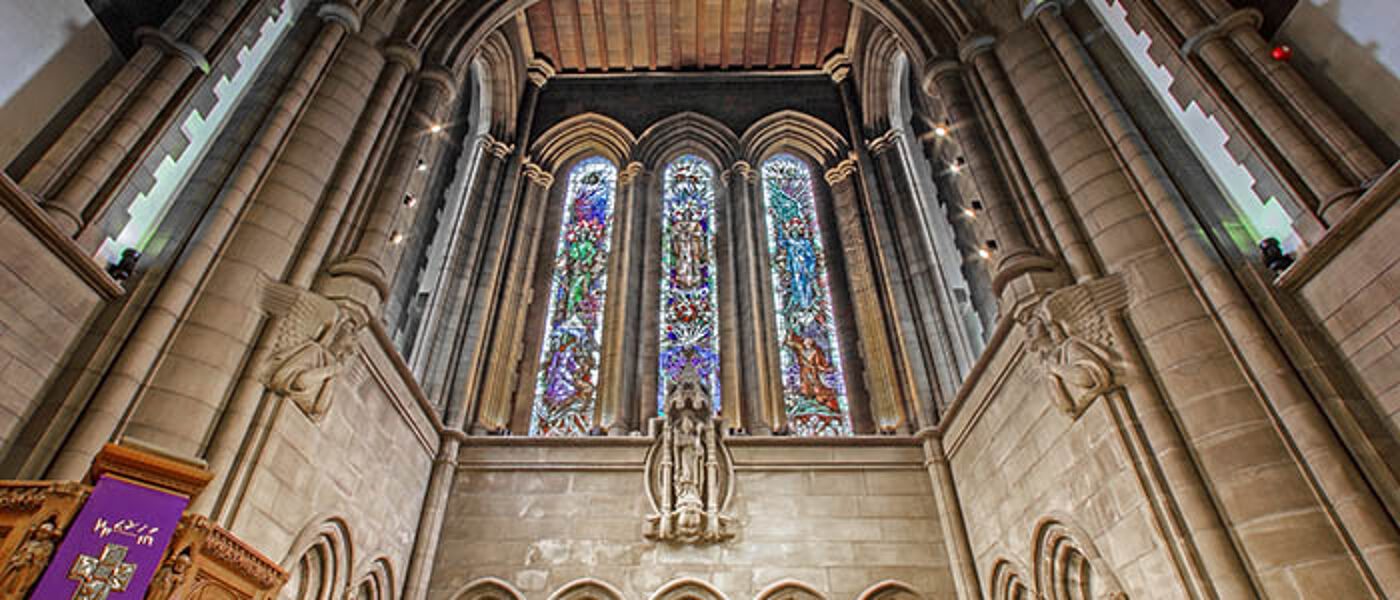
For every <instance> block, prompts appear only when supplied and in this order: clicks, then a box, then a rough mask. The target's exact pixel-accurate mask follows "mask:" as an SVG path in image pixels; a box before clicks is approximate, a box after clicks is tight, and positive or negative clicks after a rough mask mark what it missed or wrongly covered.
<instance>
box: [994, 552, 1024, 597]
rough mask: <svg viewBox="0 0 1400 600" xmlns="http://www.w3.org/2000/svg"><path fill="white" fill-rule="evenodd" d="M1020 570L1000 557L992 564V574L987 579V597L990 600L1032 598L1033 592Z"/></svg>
mask: <svg viewBox="0 0 1400 600" xmlns="http://www.w3.org/2000/svg"><path fill="white" fill-rule="evenodd" d="M1021 573H1022V570H1021V569H1019V568H1017V567H1016V566H1015V565H1013V564H1011V561H1009V560H1007V559H1005V558H1001V559H997V561H996V563H995V564H994V565H992V576H991V578H989V579H988V581H987V598H989V599H990V600H1032V598H1034V594H1033V593H1032V592H1031V588H1030V587H1029V586H1027V585H1026V581H1025V579H1024V578H1023V577H1022V576H1021Z"/></svg>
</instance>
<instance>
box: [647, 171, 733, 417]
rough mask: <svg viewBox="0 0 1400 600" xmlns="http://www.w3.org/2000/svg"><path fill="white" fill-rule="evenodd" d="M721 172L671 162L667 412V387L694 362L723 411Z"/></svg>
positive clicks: (664, 376)
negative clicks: (718, 258) (718, 272)
mask: <svg viewBox="0 0 1400 600" xmlns="http://www.w3.org/2000/svg"><path fill="white" fill-rule="evenodd" d="M714 180H715V171H714V168H713V167H711V166H710V163H708V162H705V160H704V159H701V158H699V157H697V156H693V155H685V156H682V157H680V158H677V159H676V160H675V161H672V162H671V164H670V165H667V166H666V171H665V173H664V174H663V182H662V194H661V218H662V226H661V227H662V229H661V348H660V362H661V385H659V386H657V387H658V390H657V403H658V405H659V406H660V409H659V410H660V412H662V413H665V411H666V405H665V402H664V399H665V397H666V389H667V388H669V387H670V384H671V382H672V381H674V380H675V379H676V378H677V377H679V376H680V374H681V373H682V372H683V371H684V370H685V369H687V368H689V367H694V369H695V372H696V373H697V374H698V375H699V376H700V380H701V381H704V382H707V383H708V384H709V387H710V390H711V395H712V397H713V399H714V410H715V414H719V412H720V406H721V404H720V398H719V327H718V317H717V312H716V309H717V307H718V305H719V296H718V295H717V292H716V289H715V283H716V281H715V280H716V277H715V260H714V246H715V184H714Z"/></svg>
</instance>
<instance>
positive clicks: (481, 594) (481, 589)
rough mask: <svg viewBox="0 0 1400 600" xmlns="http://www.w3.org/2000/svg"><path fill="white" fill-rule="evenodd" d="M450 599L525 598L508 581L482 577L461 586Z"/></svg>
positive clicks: (499, 599) (491, 599)
mask: <svg viewBox="0 0 1400 600" xmlns="http://www.w3.org/2000/svg"><path fill="white" fill-rule="evenodd" d="M452 600H525V595H524V594H522V593H520V590H517V589H516V588H515V586H514V585H511V583H510V582H509V581H506V580H504V579H499V578H496V577H482V578H479V579H476V580H473V581H472V582H470V583H468V584H467V585H464V586H462V589H461V590H460V591H458V592H457V593H456V594H454V595H453V596H452Z"/></svg>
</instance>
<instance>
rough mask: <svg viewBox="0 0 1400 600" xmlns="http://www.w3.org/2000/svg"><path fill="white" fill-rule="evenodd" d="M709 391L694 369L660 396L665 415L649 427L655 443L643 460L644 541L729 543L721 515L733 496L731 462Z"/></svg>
mask: <svg viewBox="0 0 1400 600" xmlns="http://www.w3.org/2000/svg"><path fill="white" fill-rule="evenodd" d="M713 403H714V400H713V397H712V395H711V391H710V389H709V388H708V387H707V386H706V385H705V384H703V383H701V379H700V375H699V373H697V372H696V370H695V367H694V365H691V366H690V367H687V368H686V370H685V371H682V372H681V374H680V375H679V376H677V378H676V381H675V383H674V384H672V385H671V388H670V389H669V390H667V392H666V414H665V416H662V417H658V418H657V419H655V420H653V421H652V432H653V433H652V435H653V436H654V437H655V441H654V442H652V445H651V448H649V449H648V450H647V455H646V470H645V476H646V486H645V487H646V491H647V496H648V498H649V499H650V500H651V507H652V510H653V511H654V512H653V513H652V514H651V515H650V516H648V517H647V520H646V526H645V530H644V533H643V535H644V536H646V538H647V539H651V540H656V541H665V542H676V543H682V544H703V543H713V542H722V541H724V540H727V539H730V538H732V537H734V531H733V519H732V518H731V517H729V516H728V515H725V514H724V511H725V509H726V508H727V507H728V506H729V500H730V498H731V497H732V496H733V492H734V459H733V458H732V457H731V456H730V454H729V448H728V447H726V446H725V445H724V438H723V431H724V427H723V420H722V419H717V418H715V415H714V412H713V408H712V406H713Z"/></svg>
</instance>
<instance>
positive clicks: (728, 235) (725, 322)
mask: <svg viewBox="0 0 1400 600" xmlns="http://www.w3.org/2000/svg"><path fill="white" fill-rule="evenodd" d="M744 165H745V166H748V163H744ZM733 179H734V174H733V173H731V172H730V171H729V169H726V170H724V171H721V172H720V173H719V176H718V181H717V182H716V183H715V187H716V188H717V190H716V191H717V192H718V198H720V201H719V202H718V205H717V206H716V207H715V220H716V221H717V222H716V223H714V230H715V263H716V264H717V265H718V267H719V274H718V276H717V277H716V278H715V279H716V281H717V282H718V286H719V289H718V290H716V291H717V292H718V296H719V331H718V334H719V357H720V367H719V377H720V389H721V390H722V394H721V396H720V401H721V406H720V412H721V413H722V414H723V416H724V426H725V427H726V428H728V429H730V430H734V429H741V428H743V427H744V418H745V417H746V416H747V415H745V410H744V406H743V398H744V393H743V388H744V373H743V370H742V369H741V368H740V366H739V365H740V364H742V361H741V358H740V356H739V348H740V342H739V336H740V330H742V329H744V328H743V327H741V326H740V325H739V323H740V321H739V314H740V310H739V297H740V296H739V285H740V284H739V270H738V261H739V257H738V254H739V252H740V250H739V247H740V242H739V237H740V232H739V230H738V228H737V227H735V222H736V221H737V220H738V213H739V212H740V211H743V210H744V209H745V206H744V205H740V204H737V203H736V202H735V198H736V196H735V192H736V190H735V189H734V188H733V187H732V186H731V185H730V184H731V183H733ZM739 179H740V180H741V181H742V180H743V177H742V176H741V177H739ZM741 185H742V183H741ZM749 324H753V322H751V321H750V322H749Z"/></svg>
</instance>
